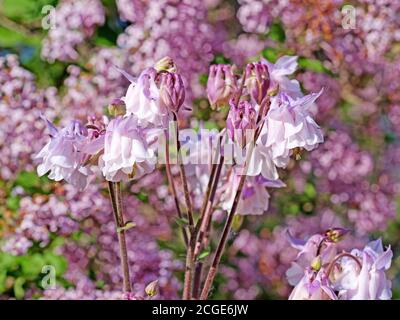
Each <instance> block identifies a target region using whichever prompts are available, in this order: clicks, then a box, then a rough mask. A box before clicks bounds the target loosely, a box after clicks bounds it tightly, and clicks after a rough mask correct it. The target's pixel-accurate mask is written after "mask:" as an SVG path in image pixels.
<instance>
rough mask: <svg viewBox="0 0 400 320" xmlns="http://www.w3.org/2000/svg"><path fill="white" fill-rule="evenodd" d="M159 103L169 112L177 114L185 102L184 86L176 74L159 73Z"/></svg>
mask: <svg viewBox="0 0 400 320" xmlns="http://www.w3.org/2000/svg"><path fill="white" fill-rule="evenodd" d="M158 77H159V78H158V80H159V87H160V103H161V104H162V105H163V106H164V107H165V108H167V109H168V110H170V111H174V112H178V110H179V108H180V107H181V106H182V104H183V102H184V101H185V86H184V84H183V80H182V77H181V76H180V75H179V74H177V73H172V72H161V73H160V74H159V76H158Z"/></svg>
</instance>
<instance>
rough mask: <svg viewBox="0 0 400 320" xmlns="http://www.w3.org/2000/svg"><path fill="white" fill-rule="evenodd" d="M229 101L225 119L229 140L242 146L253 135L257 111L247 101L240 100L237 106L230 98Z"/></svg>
mask: <svg viewBox="0 0 400 320" xmlns="http://www.w3.org/2000/svg"><path fill="white" fill-rule="evenodd" d="M229 103H230V105H231V109H230V111H229V114H228V118H227V120H226V129H227V130H228V135H229V137H230V138H231V140H232V141H234V142H235V143H238V144H239V146H241V147H242V148H243V147H244V146H245V145H246V144H247V143H248V142H251V141H252V140H249V139H252V138H253V137H254V130H255V128H256V120H257V119H256V117H257V113H256V110H255V109H254V107H253V106H252V105H251V104H250V103H249V102H247V101H240V102H239V103H238V105H237V106H236V105H234V104H233V102H232V100H231V101H230V102H229ZM247 138H248V139H247Z"/></svg>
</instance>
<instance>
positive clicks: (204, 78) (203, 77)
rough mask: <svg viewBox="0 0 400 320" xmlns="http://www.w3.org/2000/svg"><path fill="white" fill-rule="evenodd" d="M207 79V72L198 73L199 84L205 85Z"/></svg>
mask: <svg viewBox="0 0 400 320" xmlns="http://www.w3.org/2000/svg"><path fill="white" fill-rule="evenodd" d="M207 81H208V74H205V73H203V74H201V75H199V82H200V84H201V85H203V86H205V85H207Z"/></svg>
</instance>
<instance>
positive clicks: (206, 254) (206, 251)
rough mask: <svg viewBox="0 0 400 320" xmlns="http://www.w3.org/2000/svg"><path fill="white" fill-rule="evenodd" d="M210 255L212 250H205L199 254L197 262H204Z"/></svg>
mask: <svg viewBox="0 0 400 320" xmlns="http://www.w3.org/2000/svg"><path fill="white" fill-rule="evenodd" d="M209 255H210V250H205V251H203V252H201V253H200V254H199V257H198V258H197V260H202V259H204V258H205V257H208V256H209Z"/></svg>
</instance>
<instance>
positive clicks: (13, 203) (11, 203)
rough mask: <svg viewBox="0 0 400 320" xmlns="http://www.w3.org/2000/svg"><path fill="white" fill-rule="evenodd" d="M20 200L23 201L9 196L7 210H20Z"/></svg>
mask: <svg viewBox="0 0 400 320" xmlns="http://www.w3.org/2000/svg"><path fill="white" fill-rule="evenodd" d="M20 200H21V199H20V198H19V197H15V196H9V197H8V199H7V202H6V204H7V208H8V209H10V210H12V211H17V210H18V209H19V202H20Z"/></svg>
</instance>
